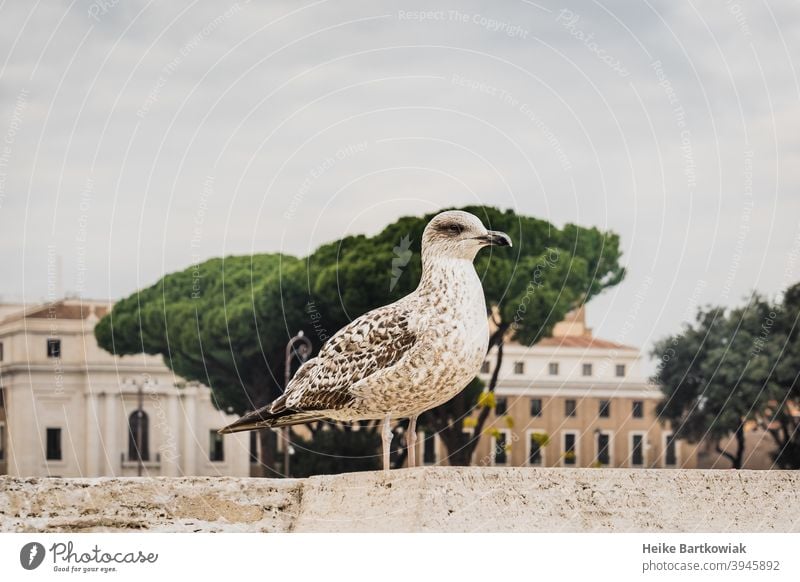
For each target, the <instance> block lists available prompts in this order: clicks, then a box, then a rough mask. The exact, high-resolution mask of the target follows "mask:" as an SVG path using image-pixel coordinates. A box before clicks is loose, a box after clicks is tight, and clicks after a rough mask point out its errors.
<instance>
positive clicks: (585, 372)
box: [473, 364, 592, 376]
mask: <svg viewBox="0 0 800 582" xmlns="http://www.w3.org/2000/svg"><path fill="white" fill-rule="evenodd" d="M473 370H474V368H473ZM583 375H584V376H591V375H592V365H591V364H584V365H583Z"/></svg>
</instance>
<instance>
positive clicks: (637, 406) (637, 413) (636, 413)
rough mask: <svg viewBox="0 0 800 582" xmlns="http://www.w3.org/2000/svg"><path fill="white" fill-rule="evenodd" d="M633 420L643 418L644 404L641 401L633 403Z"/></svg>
mask: <svg viewBox="0 0 800 582" xmlns="http://www.w3.org/2000/svg"><path fill="white" fill-rule="evenodd" d="M633 418H644V402H642V401H641V400H634V401H633Z"/></svg>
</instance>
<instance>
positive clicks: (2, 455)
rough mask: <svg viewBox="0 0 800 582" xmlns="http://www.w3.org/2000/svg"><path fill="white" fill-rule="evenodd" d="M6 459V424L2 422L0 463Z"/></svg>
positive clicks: (0, 428)
mask: <svg viewBox="0 0 800 582" xmlns="http://www.w3.org/2000/svg"><path fill="white" fill-rule="evenodd" d="M5 458H6V423H4V422H0V461H3V460H5Z"/></svg>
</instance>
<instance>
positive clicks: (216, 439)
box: [208, 368, 474, 462]
mask: <svg viewBox="0 0 800 582" xmlns="http://www.w3.org/2000/svg"><path fill="white" fill-rule="evenodd" d="M473 369H474V368H473ZM208 436H209V445H208V460H209V461H214V462H222V461H224V460H225V446H224V445H225V443H224V441H223V440H222V435H221V434H219V432H217V431H216V430H214V429H212V430H210V431H209V432H208Z"/></svg>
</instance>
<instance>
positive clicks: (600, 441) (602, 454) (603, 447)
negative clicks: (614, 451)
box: [597, 432, 611, 465]
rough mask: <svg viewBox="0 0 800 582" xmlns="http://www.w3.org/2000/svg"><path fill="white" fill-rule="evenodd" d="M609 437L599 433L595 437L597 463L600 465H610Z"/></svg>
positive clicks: (606, 434)
mask: <svg viewBox="0 0 800 582" xmlns="http://www.w3.org/2000/svg"><path fill="white" fill-rule="evenodd" d="M610 444H611V436H610V435H609V434H608V433H605V432H601V433H598V435H597V462H598V463H599V464H601V465H610V464H611V450H610V448H609V445H610Z"/></svg>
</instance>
